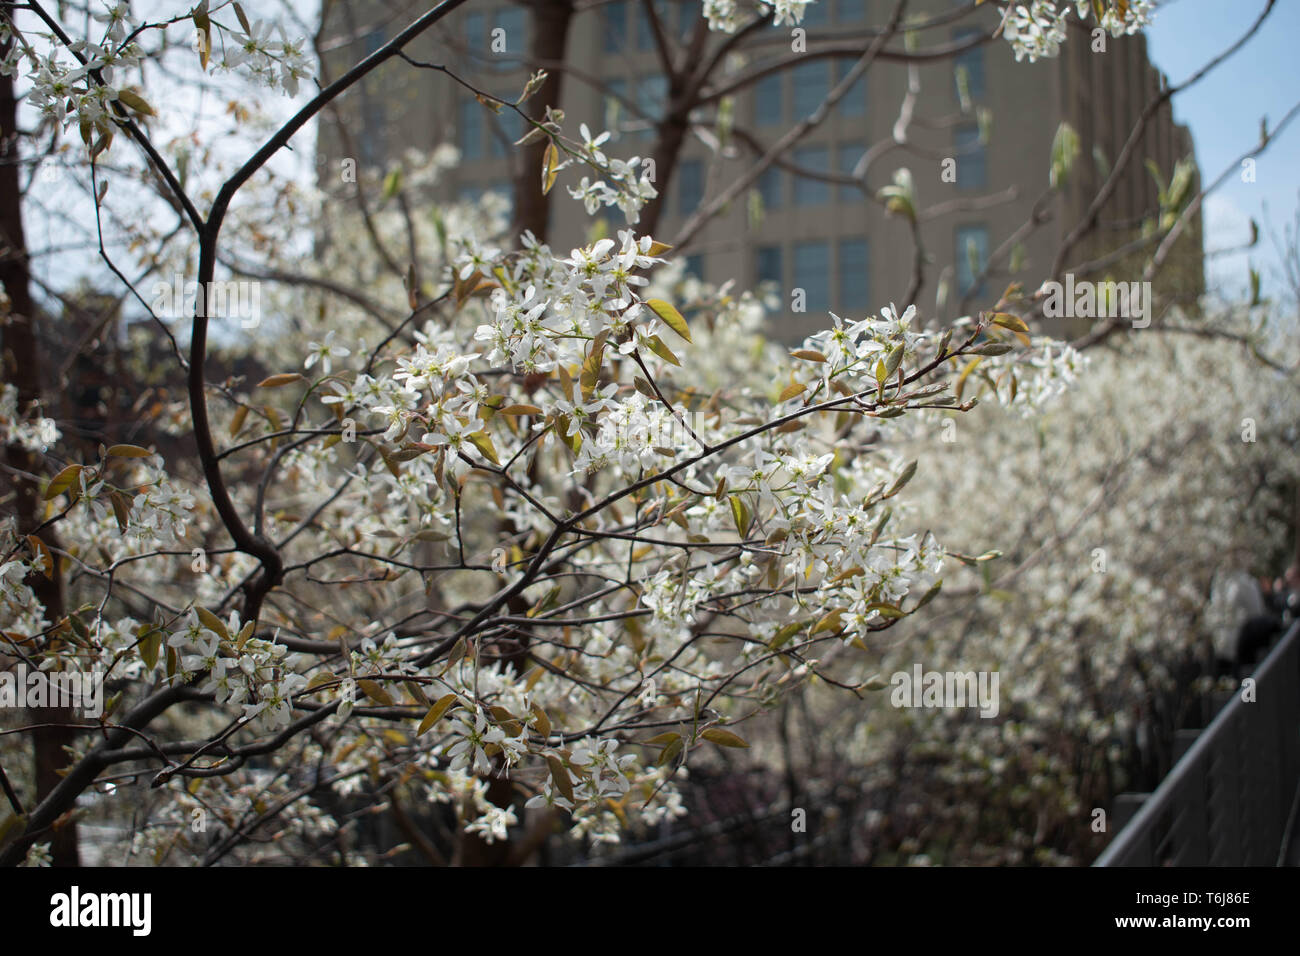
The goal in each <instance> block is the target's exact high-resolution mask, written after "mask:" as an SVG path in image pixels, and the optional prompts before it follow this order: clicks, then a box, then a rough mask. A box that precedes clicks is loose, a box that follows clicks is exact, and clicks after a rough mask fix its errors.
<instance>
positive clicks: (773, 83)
mask: <svg viewBox="0 0 1300 956" xmlns="http://www.w3.org/2000/svg"><path fill="white" fill-rule="evenodd" d="M783 80H784V77H782V76H781V74H780V73H769V74H768V75H767V76H765V77H763V78H762V79H761V80H759V81H758V82H757V83H755V84H754V122H756V123H757V124H758V125H759V126H775V125H777V124H779V123H782V122H784V121H785V98H784V94H785V86H784V83H783Z"/></svg>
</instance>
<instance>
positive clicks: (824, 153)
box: [791, 146, 831, 206]
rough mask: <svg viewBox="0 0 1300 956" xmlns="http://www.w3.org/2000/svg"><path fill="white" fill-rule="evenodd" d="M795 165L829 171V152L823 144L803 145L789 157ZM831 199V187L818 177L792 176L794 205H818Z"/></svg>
mask: <svg viewBox="0 0 1300 956" xmlns="http://www.w3.org/2000/svg"><path fill="white" fill-rule="evenodd" d="M791 158H792V159H793V160H794V163H795V165H796V166H801V167H803V168H804V169H808V170H811V171H813V172H818V173H828V172H830V171H831V162H830V160H831V154H830V150H829V149H827V148H826V147H825V146H803V147H800V148H799V149H796V150H795V151H794V154H793V156H792V157H791ZM830 201H831V187H830V183H827V182H825V181H823V180H820V179H809V178H808V177H807V176H798V175H796V176H795V178H794V204H795V205H796V206H818V205H821V204H823V203H828V202H830Z"/></svg>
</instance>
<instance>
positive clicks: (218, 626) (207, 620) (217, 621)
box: [194, 604, 230, 641]
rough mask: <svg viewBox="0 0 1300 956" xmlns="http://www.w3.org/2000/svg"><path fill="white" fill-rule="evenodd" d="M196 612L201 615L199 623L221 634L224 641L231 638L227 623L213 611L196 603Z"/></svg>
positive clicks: (218, 634)
mask: <svg viewBox="0 0 1300 956" xmlns="http://www.w3.org/2000/svg"><path fill="white" fill-rule="evenodd" d="M194 613H195V614H197V615H198V616H199V623H201V624H202V625H203V626H204V627H206V628H207V629H208V630H209V631H212V632H213V633H215V634H216V635H217V636H219V637H220V638H221V639H222V640H223V641H228V640H230V632H229V631H228V630H226V625H225V624H224V623H223V622H222V620H221V618H219V617H217V616H216V615H215V614H213V613H212V612H211V611H209V610H208V609H207V608H205V607H201V606H200V605H198V604H196V605H194Z"/></svg>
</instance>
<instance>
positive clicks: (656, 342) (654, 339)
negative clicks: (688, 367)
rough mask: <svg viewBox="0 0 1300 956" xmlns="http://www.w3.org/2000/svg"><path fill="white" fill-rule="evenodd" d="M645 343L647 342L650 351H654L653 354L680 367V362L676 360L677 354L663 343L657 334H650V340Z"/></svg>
mask: <svg viewBox="0 0 1300 956" xmlns="http://www.w3.org/2000/svg"><path fill="white" fill-rule="evenodd" d="M647 344H649V346H650V351H651V352H654V354H655V355H657V356H659V357H660V358H661V359H663V360H664V361H665V362H667V363H668V364H669V365H676V366H677V367H678V368H680V367H681V364H682V363H681V362H680V361H678V359H677V356H676V355H675V354H673V350H672V349H670V348H669V347H668V346H667V345H664V340H663V339H661V338H660V337H659V336H657V335H652V336H650V341H649V342H648V343H647Z"/></svg>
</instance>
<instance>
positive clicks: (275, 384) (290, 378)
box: [254, 372, 307, 388]
mask: <svg viewBox="0 0 1300 956" xmlns="http://www.w3.org/2000/svg"><path fill="white" fill-rule="evenodd" d="M306 380H307V379H306V377H305V376H303V375H300V374H299V373H297V372H280V373H279V374H278V375H271V376H268V377H267V378H264V379H262V380H261V381H260V382H258V383H257V385H255V386H254V387H255V388H281V387H283V386H285V385H292V384H293V383H294V382H305V381H306Z"/></svg>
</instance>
